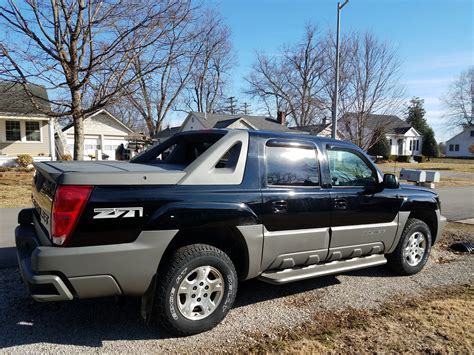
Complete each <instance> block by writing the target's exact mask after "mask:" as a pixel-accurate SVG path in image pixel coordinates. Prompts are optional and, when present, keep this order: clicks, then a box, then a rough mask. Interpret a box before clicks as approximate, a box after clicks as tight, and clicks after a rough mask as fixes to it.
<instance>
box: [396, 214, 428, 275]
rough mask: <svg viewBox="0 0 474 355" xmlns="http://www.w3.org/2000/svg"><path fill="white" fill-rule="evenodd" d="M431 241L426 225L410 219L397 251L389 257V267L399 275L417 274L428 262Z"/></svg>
mask: <svg viewBox="0 0 474 355" xmlns="http://www.w3.org/2000/svg"><path fill="white" fill-rule="evenodd" d="M431 240H432V238H431V232H430V229H429V227H428V226H427V225H426V223H425V222H423V221H421V220H419V219H416V218H409V219H408V221H407V224H406V226H405V229H404V230H403V233H402V236H401V237H400V241H399V242H398V245H397V247H396V249H395V251H394V252H393V253H391V254H389V255H387V260H388V265H389V266H390V268H391V269H392V270H393V271H394V272H396V273H397V274H399V275H413V274H416V273H417V272H419V271H421V270H422V269H423V267H424V266H425V264H426V262H427V261H428V257H429V255H430V251H431Z"/></svg>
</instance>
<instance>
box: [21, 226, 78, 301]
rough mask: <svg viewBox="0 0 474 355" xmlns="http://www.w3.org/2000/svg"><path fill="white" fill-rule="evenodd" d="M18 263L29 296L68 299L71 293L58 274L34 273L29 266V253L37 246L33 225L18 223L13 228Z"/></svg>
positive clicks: (44, 298) (54, 299)
mask: <svg viewBox="0 0 474 355" xmlns="http://www.w3.org/2000/svg"><path fill="white" fill-rule="evenodd" d="M15 241H16V248H17V255H18V265H19V266H20V273H21V278H22V279H23V282H24V283H25V284H26V286H27V287H28V290H29V291H30V293H31V296H32V297H33V298H34V299H35V300H36V301H39V302H48V301H69V300H72V299H73V298H74V297H73V294H72V292H71V290H70V289H69V288H68V287H67V286H66V284H65V283H64V281H63V280H62V279H61V277H59V276H58V275H53V274H42V275H39V274H36V273H35V272H34V271H33V269H32V268H31V253H32V252H33V251H34V250H35V248H36V247H37V246H38V240H37V238H36V232H35V229H34V227H33V225H20V226H18V227H17V228H16V230H15Z"/></svg>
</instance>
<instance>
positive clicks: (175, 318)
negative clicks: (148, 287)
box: [152, 244, 237, 336]
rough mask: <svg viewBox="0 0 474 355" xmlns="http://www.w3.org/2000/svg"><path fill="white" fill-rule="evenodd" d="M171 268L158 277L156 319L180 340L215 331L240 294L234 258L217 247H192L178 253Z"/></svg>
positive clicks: (154, 315) (154, 303) (177, 251)
mask: <svg viewBox="0 0 474 355" xmlns="http://www.w3.org/2000/svg"><path fill="white" fill-rule="evenodd" d="M167 264H168V266H167V268H166V270H164V273H163V275H160V274H158V275H157V285H156V291H155V297H154V301H153V308H152V318H153V319H157V320H158V321H159V323H160V324H161V326H163V327H164V328H165V329H166V330H167V331H168V332H170V333H171V334H173V335H177V336H186V335H192V334H197V333H201V332H204V331H206V330H209V329H212V328H214V327H215V326H216V325H217V324H219V323H220V322H221V321H222V320H223V319H224V317H225V316H226V315H227V313H228V312H229V310H230V309H231V308H232V305H233V303H234V300H235V296H236V294H237V273H236V271H235V267H234V264H233V263H232V261H231V260H230V258H229V257H228V256H227V255H226V254H225V253H224V252H223V251H222V250H220V249H217V248H215V247H213V246H210V245H206V244H192V245H188V246H185V247H182V248H180V249H178V250H176V251H175V252H174V253H173V255H172V256H171V258H170V259H169V260H168V261H167ZM160 271H161V270H160ZM219 284H220V285H221V286H220V287H219V286H218V285H219ZM211 291H212V292H211Z"/></svg>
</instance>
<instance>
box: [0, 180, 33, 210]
mask: <svg viewBox="0 0 474 355" xmlns="http://www.w3.org/2000/svg"><path fill="white" fill-rule="evenodd" d="M0 175H1V176H0V208H6V207H28V206H31V181H32V177H33V173H0Z"/></svg>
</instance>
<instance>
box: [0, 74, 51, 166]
mask: <svg viewBox="0 0 474 355" xmlns="http://www.w3.org/2000/svg"><path fill="white" fill-rule="evenodd" d="M28 87H29V90H30V91H31V93H32V94H33V95H34V96H35V101H36V103H37V104H38V106H39V107H40V108H41V109H42V110H43V111H50V110H51V107H50V104H49V100H48V93H47V91H46V89H45V88H44V87H43V86H40V85H34V84H28ZM42 110H40V109H38V108H37V107H35V105H33V103H32V102H31V100H30V98H29V97H28V95H27V94H26V92H25V90H24V88H23V87H22V85H20V84H17V83H16V84H15V83H9V82H0V158H1V157H2V156H3V158H2V159H0V165H3V164H10V163H11V161H12V159H14V158H15V157H16V156H17V155H19V154H29V155H31V156H32V157H33V159H34V160H50V159H54V146H53V145H51V144H50V143H51V141H52V139H51V137H52V136H53V132H54V130H53V127H52V125H51V121H50V119H49V117H48V116H47V115H45V114H44V113H43V112H42Z"/></svg>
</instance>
